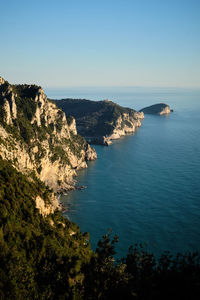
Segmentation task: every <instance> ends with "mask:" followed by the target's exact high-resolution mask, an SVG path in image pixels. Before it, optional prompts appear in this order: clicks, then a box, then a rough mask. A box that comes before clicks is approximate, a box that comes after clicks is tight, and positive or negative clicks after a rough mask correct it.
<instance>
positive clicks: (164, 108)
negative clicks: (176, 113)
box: [140, 103, 173, 115]
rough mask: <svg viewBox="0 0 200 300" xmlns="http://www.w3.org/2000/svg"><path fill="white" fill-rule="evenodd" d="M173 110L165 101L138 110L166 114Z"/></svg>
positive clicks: (146, 112) (145, 112)
mask: <svg viewBox="0 0 200 300" xmlns="http://www.w3.org/2000/svg"><path fill="white" fill-rule="evenodd" d="M172 111H173V110H171V109H170V107H169V105H167V104H165V103H158V104H154V105H151V106H148V107H145V108H143V109H141V110H140V112H143V113H144V114H154V115H168V114H170V112H172Z"/></svg>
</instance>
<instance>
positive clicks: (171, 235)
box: [47, 88, 200, 256]
mask: <svg viewBox="0 0 200 300" xmlns="http://www.w3.org/2000/svg"><path fill="white" fill-rule="evenodd" d="M47 94H48V96H49V97H52V98H62V97H63V98H64V97H65V98H66V97H78V98H87V99H94V100H97V99H98V100H100V99H105V98H110V99H111V100H113V101H115V102H117V103H118V104H121V105H123V106H128V107H131V108H135V109H140V108H142V107H144V106H146V105H151V104H154V103H159V102H165V103H168V104H169V105H170V106H171V108H173V109H174V112H173V113H172V114H170V115H169V116H153V115H146V116H145V120H144V121H143V124H142V126H141V127H140V128H139V130H137V131H136V133H135V134H134V135H131V136H126V137H123V138H121V139H120V140H117V141H114V142H113V145H111V146H110V147H103V146H95V149H96V151H97V154H98V160H97V161H95V162H90V163H89V164H88V165H89V167H88V169H86V170H81V171H79V173H78V177H77V181H78V185H85V186H87V188H86V189H85V190H81V191H74V192H70V193H69V194H68V195H67V196H62V201H63V202H64V203H65V205H66V206H67V212H66V213H65V214H64V215H65V216H66V217H69V218H70V220H72V221H74V222H76V223H77V224H78V225H79V226H80V228H81V230H82V231H83V232H85V231H87V232H89V233H90V237H91V244H92V247H93V248H95V247H96V243H97V241H98V240H99V238H100V237H101V236H102V235H103V234H105V233H106V232H107V229H108V228H111V229H112V231H113V233H114V234H117V235H118V236H119V243H118V245H117V251H118V255H119V256H123V255H125V254H126V252H127V249H128V247H129V246H130V245H131V244H134V243H137V242H139V243H140V242H142V243H144V242H145V243H148V246H147V248H148V249H149V250H150V251H154V252H155V253H156V254H159V253H160V252H162V251H164V250H170V251H172V252H173V253H176V252H178V251H181V252H183V251H196V250H200V91H192V90H186V89H185V90H184V89H161V88H160V89H159V88H158V89H156V88H155V89H152V88H151V89H148V88H146V89H142V88H135V89H134V88H132V89H130V88H124V89H121V90H114V89H108V88H107V89H104V90H102V89H96V90H95V89H88V90H86V89H85V90H84V89H83V90H80V91H79V90H78V91H77V90H75V91H73V90H65V91H64V90H63V91H59V92H58V91H49V92H48V93H47ZM55 95H56V96H55Z"/></svg>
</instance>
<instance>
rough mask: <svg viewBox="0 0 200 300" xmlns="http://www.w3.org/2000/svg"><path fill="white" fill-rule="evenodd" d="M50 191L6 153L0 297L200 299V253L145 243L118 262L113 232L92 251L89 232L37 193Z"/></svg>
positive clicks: (0, 209)
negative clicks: (151, 248)
mask: <svg viewBox="0 0 200 300" xmlns="http://www.w3.org/2000/svg"><path fill="white" fill-rule="evenodd" d="M37 195H40V196H41V197H42V198H43V199H45V201H47V202H48V201H50V199H51V191H50V190H49V189H48V188H47V187H46V186H45V185H44V184H42V183H41V182H40V181H39V180H37V179H36V178H35V177H34V176H32V177H31V178H28V177H27V176H25V175H23V174H21V173H20V172H17V171H16V170H15V169H14V168H13V167H12V166H11V164H10V163H9V162H6V161H3V160H2V159H0V299H12V300H15V299H16V300H18V299H80V300H81V299H84V300H89V299H91V300H96V299H148V300H149V299H152V300H153V299H159V300H160V299H188V300H189V299H199V296H200V256H199V254H198V253H193V254H186V255H182V254H178V255H177V256H176V257H172V256H171V255H170V253H167V252H166V253H164V254H163V255H161V257H160V258H159V259H156V258H155V257H154V255H153V254H151V253H148V252H147V251H145V250H144V249H143V248H142V246H141V245H140V246H135V247H132V248H130V249H129V252H128V255H127V256H126V257H125V258H122V259H121V260H120V261H118V262H115V260H114V255H115V243H116V242H117V237H116V236H115V237H113V238H112V236H111V233H110V232H109V233H108V234H106V235H105V236H104V237H103V238H102V240H100V241H99V243H98V246H97V249H96V251H95V252H92V251H91V249H90V245H89V243H88V239H89V236H88V234H81V233H80V231H79V229H78V227H77V226H76V225H75V224H73V223H72V222H70V221H69V220H67V219H64V218H63V217H62V215H61V214H60V212H58V211H57V212H55V213H54V214H51V215H49V216H48V217H42V216H41V215H40V213H39V211H38V210H37V209H36V207H35V197H36V196H37Z"/></svg>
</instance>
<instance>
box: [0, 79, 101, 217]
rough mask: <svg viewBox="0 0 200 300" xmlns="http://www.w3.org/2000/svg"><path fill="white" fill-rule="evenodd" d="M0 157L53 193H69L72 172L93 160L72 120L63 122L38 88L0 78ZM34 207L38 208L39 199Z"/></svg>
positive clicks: (61, 112)
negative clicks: (45, 185)
mask: <svg viewBox="0 0 200 300" xmlns="http://www.w3.org/2000/svg"><path fill="white" fill-rule="evenodd" d="M0 155H1V157H2V158H3V159H6V160H9V161H10V162H11V163H12V165H13V166H15V168H16V169H17V170H19V171H21V172H23V173H26V174H31V173H33V172H35V174H36V177H37V178H39V179H40V180H41V181H43V182H44V183H45V184H47V185H48V186H49V187H50V188H51V189H53V191H54V192H62V191H65V190H69V189H73V188H74V183H75V181H74V179H73V177H74V176H75V175H76V170H78V169H81V168H86V167H87V161H88V160H94V159H96V158H97V155H96V152H95V150H94V149H93V148H92V147H91V146H90V145H89V144H87V142H86V141H85V139H84V138H82V137H81V136H79V135H78V134H77V130H76V122H75V119H74V118H73V117H70V118H66V115H65V113H64V112H63V111H62V110H61V109H59V108H58V107H57V106H56V104H55V103H54V102H52V101H50V100H49V99H48V98H47V97H46V95H45V93H44V91H43V89H42V88H41V87H38V86H36V85H11V84H9V83H8V82H7V81H5V80H4V79H3V78H1V77H0ZM37 205H38V206H40V207H42V203H41V199H39V198H38V199H37ZM53 206H54V207H56V205H55V199H54V205H53ZM49 212H51V208H49ZM43 214H45V212H44V210H43Z"/></svg>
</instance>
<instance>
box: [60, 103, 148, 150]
mask: <svg viewBox="0 0 200 300" xmlns="http://www.w3.org/2000/svg"><path fill="white" fill-rule="evenodd" d="M55 102H56V104H57V105H58V106H59V107H61V108H62V109H63V111H64V112H65V113H66V114H67V115H72V116H74V117H75V118H76V122H77V130H78V133H80V134H81V135H82V136H84V137H85V138H86V140H87V141H88V142H89V143H93V144H102V145H109V144H111V143H112V142H111V141H112V140H114V139H118V138H120V137H121V136H123V135H126V134H130V133H133V132H134V131H135V130H136V129H137V128H138V127H139V126H141V119H143V118H144V114H143V113H142V112H136V111H135V110H134V109H130V108H125V107H122V106H120V105H117V104H116V103H114V102H112V101H110V100H104V101H91V100H85V99H62V100H56V101H55Z"/></svg>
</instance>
